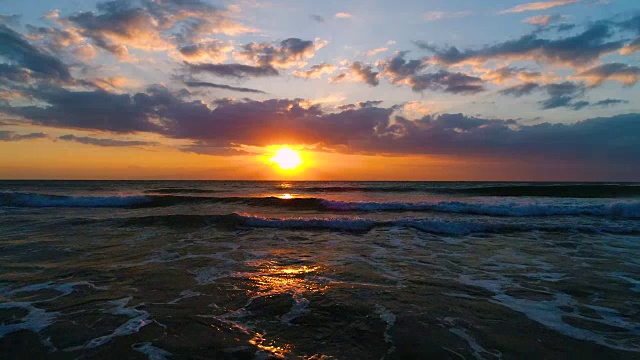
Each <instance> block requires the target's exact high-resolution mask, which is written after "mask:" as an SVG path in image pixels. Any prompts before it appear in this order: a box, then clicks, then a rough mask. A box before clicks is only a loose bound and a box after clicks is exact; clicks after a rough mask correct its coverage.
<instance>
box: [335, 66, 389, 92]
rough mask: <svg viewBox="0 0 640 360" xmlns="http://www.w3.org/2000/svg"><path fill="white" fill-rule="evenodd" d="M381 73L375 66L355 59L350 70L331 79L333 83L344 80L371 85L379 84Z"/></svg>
mask: <svg viewBox="0 0 640 360" xmlns="http://www.w3.org/2000/svg"><path fill="white" fill-rule="evenodd" d="M379 75H380V73H379V72H377V71H374V70H373V66H371V65H367V64H364V63H362V62H360V61H355V62H353V63H351V65H349V68H348V71H347V72H344V73H341V74H338V75H336V76H334V77H332V78H331V79H329V81H330V82H332V83H338V82H342V81H349V80H352V81H359V82H364V83H367V84H369V85H370V86H378V84H380V80H379Z"/></svg>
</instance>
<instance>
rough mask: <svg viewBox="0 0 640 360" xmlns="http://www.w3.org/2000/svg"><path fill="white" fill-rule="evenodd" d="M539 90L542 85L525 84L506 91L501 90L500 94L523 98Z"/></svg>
mask: <svg viewBox="0 0 640 360" xmlns="http://www.w3.org/2000/svg"><path fill="white" fill-rule="evenodd" d="M539 88H540V85H538V84H536V83H523V84H519V85H515V86H511V87H508V88H506V89H502V90H500V94H502V95H509V96H515V97H521V96H524V95H529V94H531V93H532V92H533V91H534V90H537V89H539Z"/></svg>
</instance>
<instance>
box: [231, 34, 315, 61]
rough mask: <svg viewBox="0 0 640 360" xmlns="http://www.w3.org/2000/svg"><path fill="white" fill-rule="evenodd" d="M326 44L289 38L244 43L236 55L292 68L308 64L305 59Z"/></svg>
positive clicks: (249, 59)
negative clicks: (277, 40) (276, 40)
mask: <svg viewBox="0 0 640 360" xmlns="http://www.w3.org/2000/svg"><path fill="white" fill-rule="evenodd" d="M325 45H326V42H322V41H317V42H315V43H314V42H313V41H310V40H302V39H298V38H288V39H285V40H282V41H280V42H279V43H275V44H274V43H269V42H263V43H255V42H252V43H249V44H246V45H243V46H242V47H241V49H240V50H239V51H237V52H236V53H234V57H235V58H237V59H239V60H244V61H247V62H249V63H252V64H254V65H256V66H273V67H275V68H290V67H293V66H298V67H300V66H304V65H306V62H305V60H306V59H311V58H313V56H314V55H315V52H316V51H317V50H319V49H321V48H322V47H324V46H325Z"/></svg>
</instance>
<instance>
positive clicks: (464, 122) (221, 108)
mask: <svg viewBox="0 0 640 360" xmlns="http://www.w3.org/2000/svg"><path fill="white" fill-rule="evenodd" d="M544 90H545V91H546V92H547V93H549V94H550V95H553V96H558V97H562V96H567V94H568V95H571V96H573V95H576V94H578V93H580V91H581V90H580V89H579V85H576V84H573V85H571V84H565V83H560V84H556V86H553V87H552V86H549V85H546V86H545V88H544ZM32 95H33V96H34V97H36V98H38V99H39V100H40V101H41V102H43V103H47V105H40V106H27V107H11V106H9V105H8V104H4V105H2V106H0V111H2V112H4V113H8V114H11V115H17V114H21V115H23V116H24V117H25V118H26V119H28V120H29V121H31V122H33V123H36V124H40V125H47V126H55V127H65V128H83V129H86V130H101V131H109V132H111V133H136V132H152V133H156V134H159V135H164V136H167V137H170V138H176V139H187V140H191V141H192V142H194V145H195V146H201V147H203V146H204V147H212V148H235V149H237V148H240V147H241V146H244V145H246V146H266V145H273V144H280V143H294V144H301V145H307V146H318V147H319V148H329V149H333V150H334V151H339V152H345V153H367V154H432V155H450V156H463V157H465V158H483V157H489V158H492V159H503V160H504V159H513V160H518V161H529V160H543V159H544V160H545V162H554V161H565V160H568V161H579V162H582V163H588V164H591V165H595V164H598V163H600V164H602V163H606V164H612V163H619V164H624V166H625V167H628V166H629V165H633V166H635V164H636V163H637V159H638V157H640V138H639V137H637V136H629V134H638V133H640V114H627V115H619V116H614V117H609V118H597V119H588V120H584V121H579V122H577V123H573V124H549V123H543V124H537V125H523V124H519V123H518V122H516V121H513V120H497V119H483V118H476V117H469V116H465V115H462V114H439V115H437V114H435V115H434V114H429V115H426V116H423V117H421V118H418V119H415V120H408V119H406V118H404V117H402V116H394V113H397V110H398V107H397V106H392V107H389V108H381V107H379V106H380V103H378V102H369V103H366V102H365V103H362V105H358V106H357V107H345V108H344V109H342V110H340V111H338V112H327V111H325V110H323V109H322V107H321V106H320V105H318V104H316V105H310V104H309V102H308V101H306V100H303V99H270V100H264V101H255V100H250V99H243V100H233V99H219V100H216V101H215V102H214V103H212V104H206V103H203V102H202V101H198V100H189V99H187V98H184V97H182V96H181V95H180V93H179V92H172V91H170V90H169V89H167V88H164V87H161V86H154V87H150V88H149V89H147V91H146V92H141V93H136V94H120V95H115V94H110V93H107V92H103V91H94V92H82V91H76V92H72V91H68V90H62V89H48V90H47V91H45V90H42V89H34V90H33V94H32ZM616 102H617V100H616V99H608V100H602V103H601V104H602V106H604V104H605V103H612V104H613V103H616ZM571 105H572V106H583V105H582V103H581V102H573V101H572V102H571ZM598 106H600V105H598ZM3 136H8V135H3ZM78 138H79V137H78ZM72 139H73V138H72ZM103 140H104V139H103ZM116 140H117V139H116ZM73 141H76V139H73ZM121 141H129V140H121ZM185 151H189V150H185ZM192 151H195V150H192ZM212 151H213V150H212ZM200 152H201V153H202V152H204V151H200ZM636 168H637V166H636Z"/></svg>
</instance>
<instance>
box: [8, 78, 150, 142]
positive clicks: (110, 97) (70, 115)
mask: <svg viewBox="0 0 640 360" xmlns="http://www.w3.org/2000/svg"><path fill="white" fill-rule="evenodd" d="M29 95H30V96H32V97H33V98H35V99H38V100H40V101H42V102H44V103H46V105H44V106H20V107H12V106H9V105H8V104H5V105H1V106H0V112H4V113H6V114H10V115H14V116H21V117H24V118H26V119H28V120H30V121H31V122H33V123H35V124H40V125H46V126H52V127H63V128H76V129H90V130H102V131H110V132H116V133H132V132H137V131H155V132H159V131H160V130H161V128H160V127H159V126H158V125H156V124H154V123H153V122H152V121H151V119H150V118H149V114H150V113H151V110H152V109H151V107H152V106H151V104H149V103H148V101H146V99H147V98H148V97H149V96H150V95H148V94H143V93H139V94H136V95H135V96H130V95H129V94H114V93H110V92H107V91H104V90H95V91H69V90H66V89H62V88H56V87H39V88H35V89H32V90H31V92H30V93H29Z"/></svg>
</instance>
